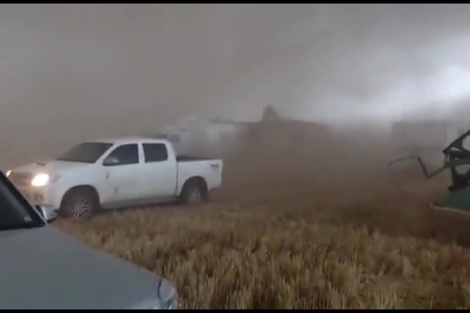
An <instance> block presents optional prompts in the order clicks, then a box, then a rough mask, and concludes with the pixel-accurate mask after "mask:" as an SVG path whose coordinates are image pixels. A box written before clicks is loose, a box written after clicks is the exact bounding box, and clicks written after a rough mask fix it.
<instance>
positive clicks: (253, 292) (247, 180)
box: [55, 146, 470, 309]
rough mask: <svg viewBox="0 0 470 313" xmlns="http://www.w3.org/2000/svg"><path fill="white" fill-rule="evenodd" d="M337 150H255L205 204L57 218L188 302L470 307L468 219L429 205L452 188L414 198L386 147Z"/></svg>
mask: <svg viewBox="0 0 470 313" xmlns="http://www.w3.org/2000/svg"><path fill="white" fill-rule="evenodd" d="M369 148H370V147H369ZM375 148H377V146H375ZM344 149H345V148H344V146H343V150H344ZM348 149H349V150H348ZM332 150H333V149H325V152H323V155H316V154H315V153H313V152H312V153H310V154H304V155H302V156H298V157H297V158H292V156H291V157H283V158H280V157H279V158H277V159H276V158H274V157H273V156H270V157H269V158H266V157H264V156H263V157H258V158H255V157H254V154H253V153H252V154H250V153H249V152H246V153H245V156H246V158H248V159H249V161H250V162H240V161H236V160H228V161H227V167H226V177H225V178H226V184H225V187H224V189H223V190H221V191H220V192H218V193H217V194H216V195H215V197H214V199H213V202H211V203H210V204H208V205H206V206H204V207H202V208H198V209H197V210H189V209H185V208H181V207H162V208H144V209H139V210H130V211H126V212H120V213H108V214H104V215H101V216H99V217H96V218H95V219H94V220H92V221H90V222H88V223H86V224H83V225H78V224H73V223H70V222H68V221H58V222H57V223H56V224H55V225H56V227H58V228H60V229H62V230H64V231H66V232H68V233H70V234H72V235H73V236H75V237H76V238H78V239H79V240H81V241H83V242H85V243H88V244H90V245H92V246H94V247H96V248H99V249H102V250H104V251H107V252H109V253H111V254H114V255H117V256H119V257H122V258H123V259H126V260H129V261H131V262H133V263H136V264H138V265H140V266H143V267H145V268H147V269H149V270H151V271H153V272H155V273H157V274H159V275H162V276H165V277H167V278H168V279H170V280H171V281H172V282H173V283H174V284H175V285H176V287H177V288H178V290H179V292H180V294H181V297H182V299H183V302H184V306H185V307H186V308H307V309H313V308H316V309H321V308H466V307H470V303H469V301H470V283H469V281H470V252H469V251H467V250H466V249H465V248H464V246H467V244H469V243H470V240H469V238H470V236H469V235H470V228H469V227H468V225H469V224H470V218H462V217H461V216H454V215H452V214H450V213H444V212H437V211H430V210H429V209H427V202H428V201H430V200H432V198H434V197H439V196H441V193H442V190H443V188H444V187H445V185H443V184H442V182H440V181H437V182H434V183H426V184H425V183H422V182H418V183H413V184H409V186H407V187H408V190H410V191H412V192H413V194H414V195H415V196H414V197H409V196H406V195H404V194H403V193H402V192H399V191H397V190H396V189H394V188H393V186H392V185H390V184H389V183H387V182H386V181H385V176H384V174H383V172H382V171H381V170H379V168H380V166H382V169H383V164H385V162H384V161H385V159H384V158H382V157H380V156H377V151H378V150H377V149H376V150H374V151H375V152H374V155H375V158H371V157H367V156H368V155H369V156H370V152H371V151H372V150H370V149H369V150H367V149H366V152H362V154H361V153H359V152H358V151H356V150H354V149H352V148H347V149H346V150H348V153H349V155H348V156H345V155H344V154H343V155H341V156H340V157H339V156H338V157H333V156H332V155H331V154H330V153H331V151H332ZM352 150H354V151H352ZM260 154H261V152H260ZM314 154H315V159H312V158H313V155H314ZM326 154H327V155H326ZM278 155H279V154H278ZM306 156H308V157H306ZM352 156H354V158H353V157H352ZM301 158H303V159H301ZM309 158H310V159H309ZM281 159H282V160H281ZM325 159H327V160H328V162H323V163H322V162H320V161H319V160H325ZM238 160H240V158H238ZM268 160H269V162H268ZM313 160H315V162H313ZM334 160H336V161H341V160H343V161H344V160H347V161H345V164H346V165H345V164H343V165H338V163H337V162H334ZM357 160H360V161H357ZM362 160H365V161H364V162H363V161H362ZM348 162H349V163H348ZM313 163H315V165H312V164H313ZM352 163H353V165H354V166H352ZM379 164H380V166H379ZM366 165H368V166H369V167H367V166H366ZM332 173H333V174H332ZM327 174H328V176H327Z"/></svg>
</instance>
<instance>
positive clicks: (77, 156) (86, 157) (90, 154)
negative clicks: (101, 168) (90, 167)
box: [57, 142, 112, 163]
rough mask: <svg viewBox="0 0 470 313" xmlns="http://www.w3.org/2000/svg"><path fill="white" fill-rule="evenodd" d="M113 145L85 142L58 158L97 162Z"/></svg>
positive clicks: (80, 161)
mask: <svg viewBox="0 0 470 313" xmlns="http://www.w3.org/2000/svg"><path fill="white" fill-rule="evenodd" d="M111 146H112V144H110V143H105V142H83V143H81V144H79V145H76V146H75V147H73V148H72V149H70V150H69V151H67V152H66V153H65V154H63V155H62V156H60V157H58V158H57V160H59V161H68V162H79V163H95V162H96V161H97V160H98V159H99V158H100V157H101V156H102V155H103V154H104V153H105V152H106V151H107V150H108V149H109V148H111Z"/></svg>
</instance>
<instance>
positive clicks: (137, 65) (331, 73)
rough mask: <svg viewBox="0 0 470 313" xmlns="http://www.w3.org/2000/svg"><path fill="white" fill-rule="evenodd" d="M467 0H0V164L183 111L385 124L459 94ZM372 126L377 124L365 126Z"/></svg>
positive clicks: (460, 99)
mask: <svg viewBox="0 0 470 313" xmlns="http://www.w3.org/2000/svg"><path fill="white" fill-rule="evenodd" d="M469 16H470V7H468V6H464V5H441V6H437V5H1V10H0V42H1V45H0V108H1V109H0V110H1V111H0V127H1V132H0V148H1V149H2V151H4V152H3V157H2V160H1V164H0V165H1V167H2V168H4V167H9V166H13V165H18V164H20V163H23V162H27V161H31V160H33V159H37V158H38V157H49V156H53V155H55V154H57V153H58V152H60V151H61V150H63V149H66V148H67V147H69V146H70V145H71V144H73V143H75V142H76V141H79V140H83V139H88V138H97V137H107V136H117V135H125V134H136V133H139V132H141V131H147V130H155V129H161V128H162V127H164V126H168V125H169V124H172V123H174V122H175V121H177V120H178V119H181V118H184V117H186V116H189V115H197V116H200V117H204V118H225V119H234V120H257V119H258V118H259V116H260V114H261V111H262V109H263V108H264V106H265V105H266V104H268V103H273V104H274V105H275V106H276V107H277V109H278V110H279V112H280V114H281V115H283V116H285V117H288V118H297V119H306V120H311V121H320V122H324V123H329V124H334V125H352V124H363V123H364V121H367V122H370V123H375V126H376V127H377V126H378V127H381V128H384V129H386V126H387V124H388V122H389V121H390V120H396V119H399V118H402V117H404V116H408V115H415V116H423V115H427V116H432V115H434V116H437V115H439V116H442V115H443V114H448V113H449V112H450V111H451V110H453V109H454V108H457V107H458V108H459V109H460V108H462V107H464V106H465V101H466V98H467V96H468V94H467V90H470V89H469V88H466V87H467V86H466V85H467V84H468V83H467V82H468V81H469V80H468V79H466V78H467V77H468V73H469V72H468V68H469V64H470V63H469V58H468V55H469V54H468V53H467V49H468V48H467V47H468V41H469V37H468V36H467V35H466V34H467V30H468V28H469V26H470V25H469V24H470V19H469V18H468V17H469ZM374 132H375V130H374Z"/></svg>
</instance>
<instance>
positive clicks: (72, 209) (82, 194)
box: [59, 187, 99, 221]
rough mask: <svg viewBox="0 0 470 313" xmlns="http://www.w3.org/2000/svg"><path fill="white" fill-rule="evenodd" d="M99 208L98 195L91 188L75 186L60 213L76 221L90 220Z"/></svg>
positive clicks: (65, 198)
mask: <svg viewBox="0 0 470 313" xmlns="http://www.w3.org/2000/svg"><path fill="white" fill-rule="evenodd" d="M98 208H99V200H98V195H97V194H96V192H95V191H94V190H93V189H90V188H81V187H78V188H74V189H71V190H70V191H68V192H67V193H66V194H65V196H64V198H63V200H62V205H61V207H60V210H59V213H61V215H62V216H64V217H71V218H73V219H74V220H76V221H84V220H88V219H90V218H91V217H92V216H93V213H95V212H96V210H97V209H98Z"/></svg>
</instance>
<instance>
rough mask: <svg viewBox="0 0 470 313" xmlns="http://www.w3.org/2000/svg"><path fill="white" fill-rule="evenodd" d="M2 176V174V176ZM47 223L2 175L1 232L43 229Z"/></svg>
mask: <svg viewBox="0 0 470 313" xmlns="http://www.w3.org/2000/svg"><path fill="white" fill-rule="evenodd" d="M0 175H1V174H0ZM44 225H45V223H44V222H43V221H42V220H41V218H40V217H39V216H38V214H37V213H36V212H34V210H33V208H32V207H31V206H30V205H29V204H28V202H26V200H24V199H23V198H22V197H21V196H20V194H19V193H18V191H17V190H15V189H14V187H13V186H11V184H10V183H9V182H8V181H7V179H6V178H5V177H4V176H3V175H1V179H0V231H5V230H13V229H22V228H32V227H41V226H44Z"/></svg>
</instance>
